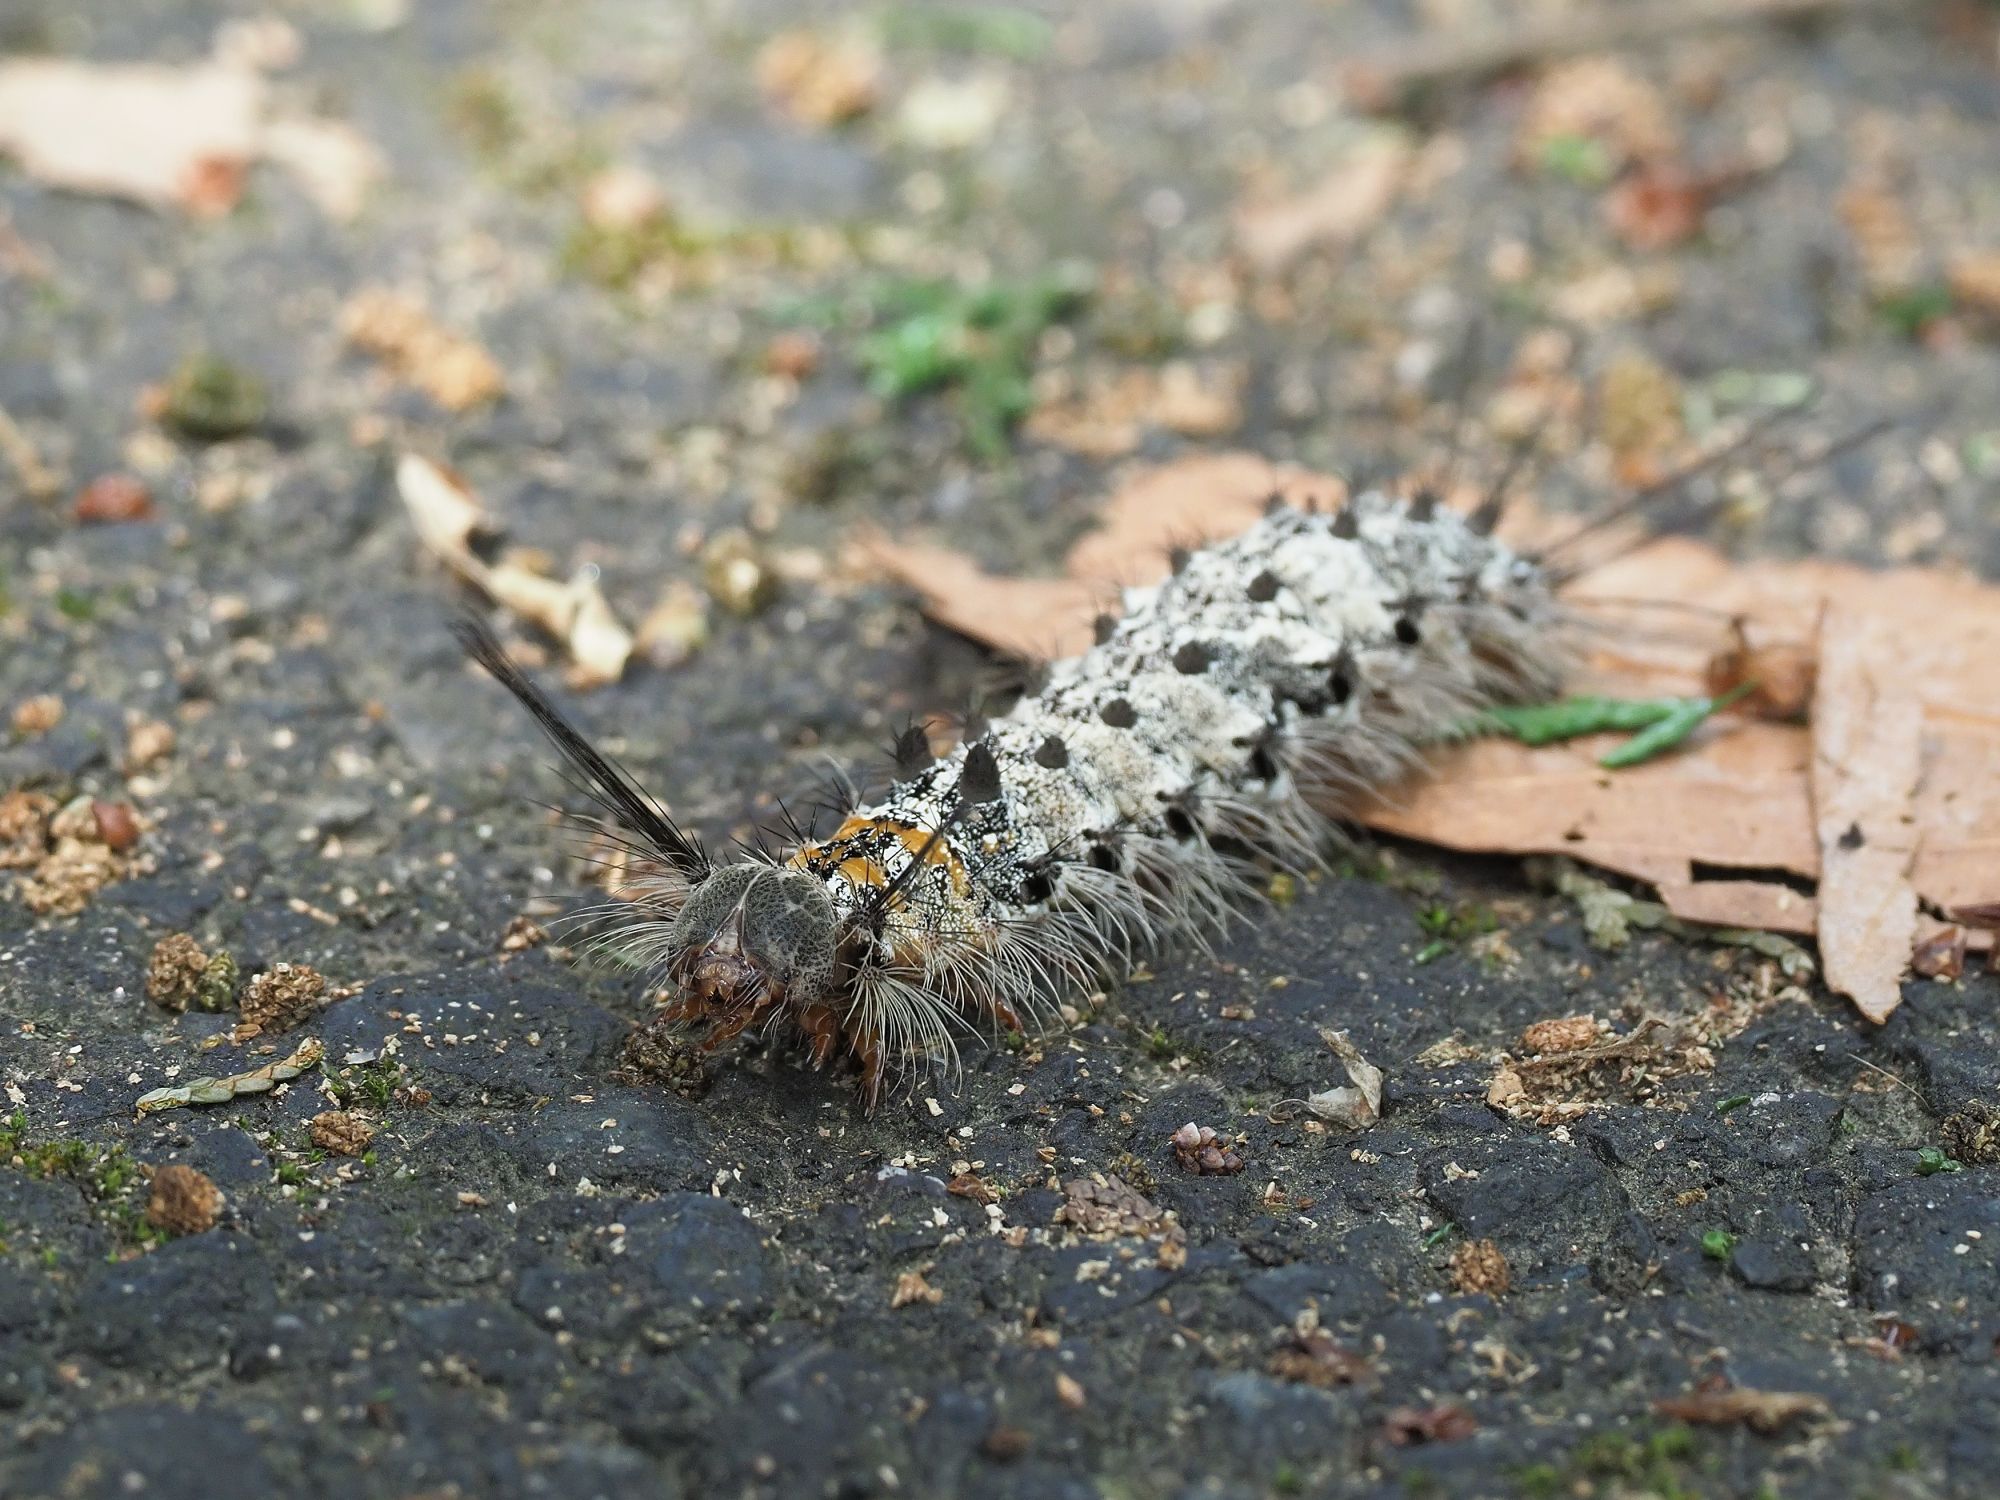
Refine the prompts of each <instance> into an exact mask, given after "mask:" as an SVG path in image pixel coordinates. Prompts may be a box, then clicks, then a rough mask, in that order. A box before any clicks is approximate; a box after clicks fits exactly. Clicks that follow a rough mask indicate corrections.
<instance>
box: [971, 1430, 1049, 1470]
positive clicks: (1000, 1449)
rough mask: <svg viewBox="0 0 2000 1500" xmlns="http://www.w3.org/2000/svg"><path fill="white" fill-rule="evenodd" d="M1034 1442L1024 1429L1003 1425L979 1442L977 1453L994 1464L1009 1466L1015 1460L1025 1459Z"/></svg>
mask: <svg viewBox="0 0 2000 1500" xmlns="http://www.w3.org/2000/svg"><path fill="white" fill-rule="evenodd" d="M1034 1442H1035V1440H1034V1439H1033V1438H1032V1437H1030V1436H1029V1435H1028V1432H1027V1430H1026V1429H1025V1428H1021V1427H1009V1426H1007V1425H1006V1424H1004V1423H1003V1424H1001V1425H1000V1426H998V1427H995V1428H993V1429H992V1430H991V1431H989V1432H988V1433H987V1434H986V1436H985V1437H983V1438H981V1439H980V1440H979V1451H980V1452H981V1453H983V1454H985V1455H986V1456H987V1457H988V1458H990V1459H992V1460H993V1461H994V1462H995V1463H1000V1464H1010V1463H1012V1462H1014V1460H1015V1459H1017V1458H1025V1457H1026V1456H1027V1453H1028V1450H1029V1449H1030V1448H1031V1447H1033V1446H1034Z"/></svg>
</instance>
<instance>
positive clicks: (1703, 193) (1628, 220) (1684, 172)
mask: <svg viewBox="0 0 2000 1500" xmlns="http://www.w3.org/2000/svg"><path fill="white" fill-rule="evenodd" d="M1716 193H1717V182H1716V179H1714V178H1712V177H1701V176H1697V175H1696V174H1694V173H1692V172H1690V171H1689V170H1688V169H1687V168H1686V167H1685V166H1683V165H1681V164H1680V163H1679V162H1673V161H1660V162H1646V163H1643V164H1641V165H1640V166H1638V167H1636V168H1634V169H1633V170H1632V171H1630V172H1628V173H1626V174H1625V175H1624V176H1623V177H1621V178H1620V179H1619V180H1618V181H1617V182H1616V183H1614V184H1613V185H1612V187H1611V190H1610V191H1609V192H1608V193H1606V194H1605V195H1604V220H1605V223H1606V224H1607V225H1609V226H1610V229H1611V232H1612V233H1613V234H1615V235H1617V236H1618V238H1619V241H1620V242H1621V243H1623V244H1624V246H1625V247H1626V248H1627V249H1628V250H1638V251H1641V252H1647V251H1654V250H1671V249H1672V248H1673V247H1674V246H1676V245H1680V244H1684V243H1686V242H1687V241H1688V240H1691V239H1693V238H1694V237H1695V236H1696V235H1698V234H1700V233H1701V231H1702V227H1703V226H1704V225H1705V224H1706V223H1707V222H1708V210H1709V206H1710V205H1711V204H1713V203H1714V201H1715V198H1716Z"/></svg>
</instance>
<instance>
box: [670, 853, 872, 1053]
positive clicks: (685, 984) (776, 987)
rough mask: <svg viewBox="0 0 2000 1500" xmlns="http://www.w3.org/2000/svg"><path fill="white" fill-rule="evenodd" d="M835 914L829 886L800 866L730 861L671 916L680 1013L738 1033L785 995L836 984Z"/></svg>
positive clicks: (804, 999) (796, 996)
mask: <svg viewBox="0 0 2000 1500" xmlns="http://www.w3.org/2000/svg"><path fill="white" fill-rule="evenodd" d="M836 926H837V923H836V919H835V915H834V909H833V902H832V900H831V899H830V898H829V897H828V896H827V893H826V888H825V887H824V886H822V885H821V884H820V882H819V881H818V880H816V879H814V878H813V877H812V876H810V875H807V874H806V873H804V872H803V871H800V870H779V869H772V868H770V867H769V866H767V865H752V864H740V865H725V866H724V867H722V868H721V869H718V870H716V871H714V872H713V873H712V874H710V875H709V877H708V878H707V879H706V880H704V881H702V883H701V884H700V885H698V886H696V887H695V888H694V890H693V892H692V893H691V894H690V895H689V896H688V900H687V905H686V906H684V907H682V908H681V913H680V916H679V918H678V919H677V920H676V921H675V923H674V933H673V952H674V958H673V961H672V968H671V974H672V977H673V979H674V980H675V982H676V984H677V986H678V988H679V990H680V998H681V1006H680V1010H681V1015H682V1016H683V1017H684V1018H685V1019H687V1020H689V1021H694V1022H703V1021H706V1022H709V1023H711V1024H712V1026H713V1027H714V1028H715V1033H716V1035H717V1039H718V1040H720V1039H722V1038H723V1037H728V1036H734V1035H735V1034H736V1033H737V1032H739V1031H741V1030H742V1029H743V1028H744V1027H745V1026H747V1025H748V1024H750V1023H751V1022H752V1021H754V1020H755V1019H756V1018H757V1017H759V1016H760V1015H762V1014H763V1013H764V1012H766V1011H768V1010H769V1009H770V1008H771V1007H772V1006H774V1005H777V1004H779V1003H780V1002H783V1001H786V1000H790V1001H793V1002H795V1003H798V1004H810V1003H811V1002H813V1001H815V1000H818V999H820V998H822V997H823V996H825V995H826V994H827V993H828V992H829V991H830V990H831V989H832V988H833V977H834V951H835V946H836V944H835V931H836Z"/></svg>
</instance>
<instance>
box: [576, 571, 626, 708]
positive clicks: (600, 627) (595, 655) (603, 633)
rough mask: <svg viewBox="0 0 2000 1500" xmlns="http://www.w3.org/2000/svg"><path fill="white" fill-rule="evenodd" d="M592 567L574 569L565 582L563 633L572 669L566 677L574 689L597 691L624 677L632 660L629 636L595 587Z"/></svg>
mask: <svg viewBox="0 0 2000 1500" xmlns="http://www.w3.org/2000/svg"><path fill="white" fill-rule="evenodd" d="M597 578H598V574H597V568H596V566H595V565H594V564H591V565H586V566H584V567H582V568H579V569H577V571H576V575H575V576H574V577H573V578H571V579H570V581H569V599H570V617H569V628H568V630H567V631H566V632H564V634H565V636H566V639H567V641H568V644H569V654H570V656H571V657H572V658H573V659H574V660H575V662H576V666H575V669H574V670H573V671H572V672H571V673H570V674H569V679H570V685H571V686H572V687H576V688H592V687H601V686H603V685H604V684H605V683H607V682H616V681H617V680H618V679H619V678H620V677H623V676H624V675H625V663H626V662H628V661H630V660H631V658H632V647H633V640H632V632H631V631H629V630H627V629H626V628H625V627H624V626H623V625H622V624H620V623H619V620H618V617H617V616H616V615H614V614H613V613H612V612H611V601H610V600H609V599H606V598H605V597H604V590H603V589H601V588H599V587H598V583H597Z"/></svg>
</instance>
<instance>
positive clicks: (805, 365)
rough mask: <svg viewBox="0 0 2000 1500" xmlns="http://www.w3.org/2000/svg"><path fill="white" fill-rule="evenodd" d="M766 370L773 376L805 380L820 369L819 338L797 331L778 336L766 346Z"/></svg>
mask: <svg viewBox="0 0 2000 1500" xmlns="http://www.w3.org/2000/svg"><path fill="white" fill-rule="evenodd" d="M764 368H765V369H766V370H768V371H770V372H771V374H773V375H788V376H790V377H791V378H792V379H794V380H804V379H805V378H806V377H807V376H808V375H810V374H812V372H813V371H814V370H817V369H818V368H819V337H818V335H816V334H811V333H802V332H799V331H796V330H792V331H788V332H785V333H781V334H779V335H777V336H776V337H775V338H773V339H772V340H771V342H770V343H768V344H766V345H765V346H764Z"/></svg>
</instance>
